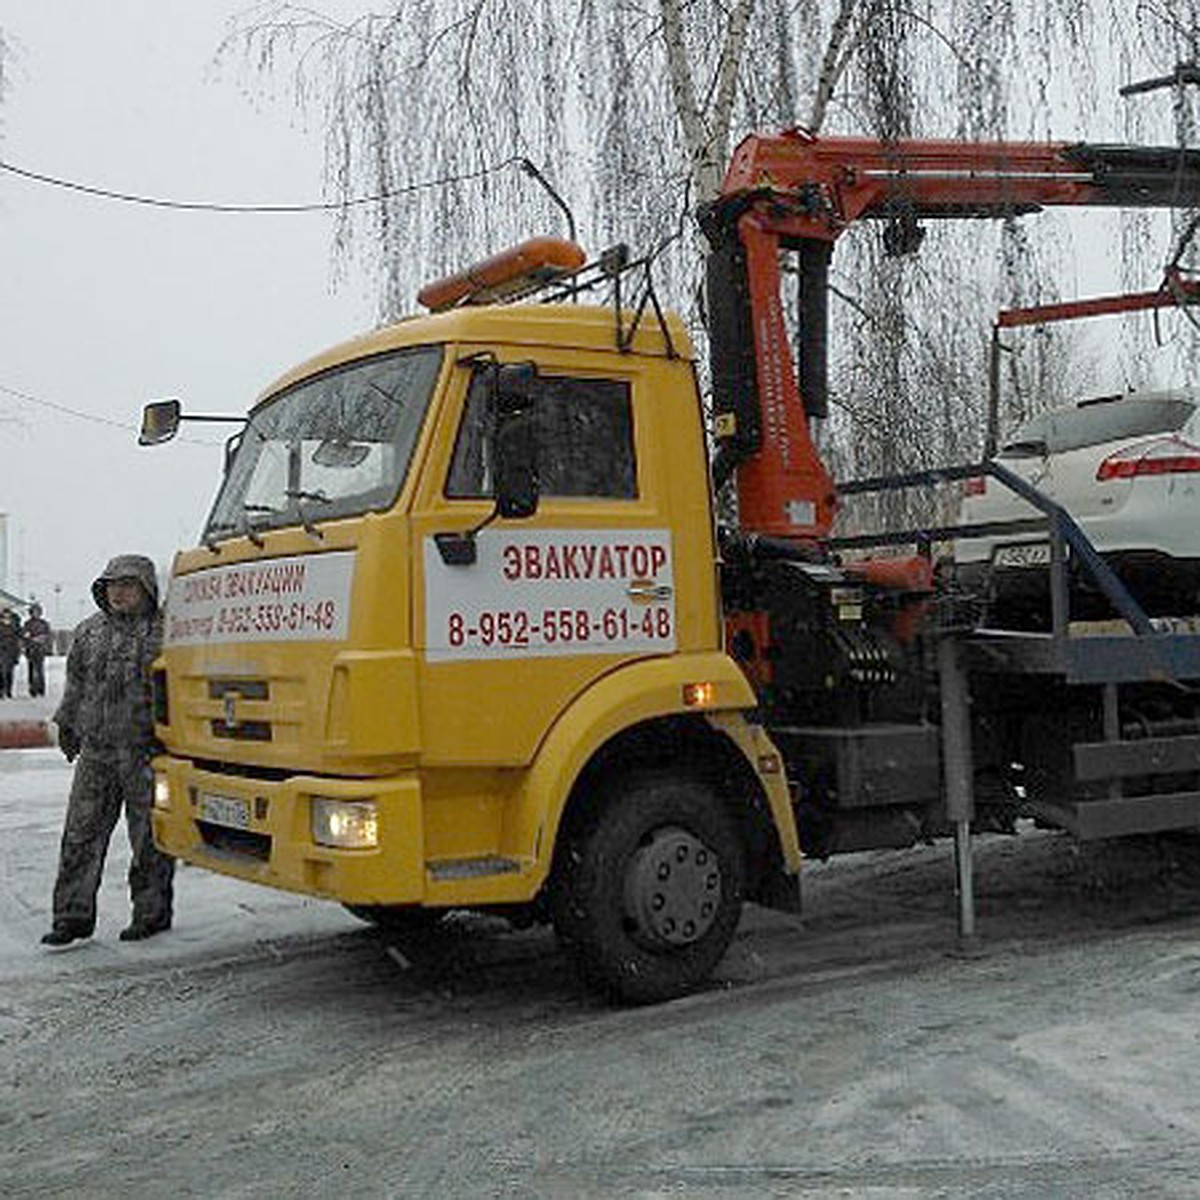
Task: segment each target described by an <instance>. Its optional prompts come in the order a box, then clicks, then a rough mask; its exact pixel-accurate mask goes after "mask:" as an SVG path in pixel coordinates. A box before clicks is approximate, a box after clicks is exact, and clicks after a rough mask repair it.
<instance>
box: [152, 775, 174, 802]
mask: <svg viewBox="0 0 1200 1200" xmlns="http://www.w3.org/2000/svg"><path fill="white" fill-rule="evenodd" d="M154 807H155V808H170V807H171V782H170V780H169V779H168V778H167V777H166V776H165V775H159V774H157V773H155V776H154Z"/></svg>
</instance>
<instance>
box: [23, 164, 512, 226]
mask: <svg viewBox="0 0 1200 1200" xmlns="http://www.w3.org/2000/svg"><path fill="white" fill-rule="evenodd" d="M525 161H526V160H525V159H523V158H521V157H519V156H514V157H512V158H506V159H505V160H504V161H503V162H499V163H496V164H495V165H493V166H490V167H480V168H479V169H478V170H476V171H465V172H464V173H463V174H461V175H446V176H443V177H442V178H441V179H427V180H424V181H423V182H421V183H410V184H407V185H405V186H404V187H398V188H393V189H390V190H388V191H385V192H379V193H378V194H377V195H374V196H352V197H351V198H350V199H349V200H345V201H329V202H321V203H315V204H223V203H215V202H210V201H207V200H169V199H164V198H163V197H161V196H144V195H139V194H137V193H136V192H118V191H113V190H112V189H110V188H102V187H95V186H93V185H92V184H88V183H79V182H77V181H75V180H72V179H61V178H59V177H58V176H55V175H45V174H43V173H42V172H40V171H30V170H29V169H28V168H26V167H18V166H17V165H16V164H15V163H10V162H4V161H3V160H0V171H6V172H8V174H10V175H16V176H18V177H20V178H21V179H28V180H30V181H31V182H33V183H42V184H45V185H47V186H48V187H56V188H63V189H64V190H66V191H69V192H81V193H82V194H83V195H85V196H95V197H97V198H98V199H101V200H119V201H121V202H122V203H124V204H140V205H143V206H144V207H148V208H170V209H175V210H177V211H183V212H213V213H268V214H277V213H314V212H338V211H339V210H341V209H345V208H359V207H362V206H363V205H366V204H378V203H379V202H380V201H381V200H391V199H394V198H395V197H397V196H409V195H412V193H414V192H421V191H427V190H429V189H430V188H438V187H446V186H448V185H450V184H452V183H466V182H468V181H470V180H472V179H482V178H483V177H484V176H485V175H494V174H496V173H497V172H498V171H502V170H504V168H505V167H510V166H512V165H513V164H514V163H521V164H523V163H524V162H525Z"/></svg>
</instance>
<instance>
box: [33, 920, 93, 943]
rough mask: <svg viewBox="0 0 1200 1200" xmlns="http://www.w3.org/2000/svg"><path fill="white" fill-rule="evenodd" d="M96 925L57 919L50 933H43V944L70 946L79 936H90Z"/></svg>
mask: <svg viewBox="0 0 1200 1200" xmlns="http://www.w3.org/2000/svg"><path fill="white" fill-rule="evenodd" d="M93 930H94V926H92V925H81V924H79V923H78V922H75V921H56V922H55V923H54V928H53V929H51V930H50V932H49V933H44V934H42V945H43V946H69V945H70V944H71V943H72V942H73V941H75V940H76V939H78V938H90V937H91V936H92V932H93Z"/></svg>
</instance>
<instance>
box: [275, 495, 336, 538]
mask: <svg viewBox="0 0 1200 1200" xmlns="http://www.w3.org/2000/svg"><path fill="white" fill-rule="evenodd" d="M284 495H285V496H286V497H287V498H288V499H289V500H294V501H295V502H296V515H297V516H298V517H299V518H300V524H301V525H303V526H304V532H305V533H307V534H308V536H309V537H314V538H316V539H317V541H319V542H323V541H324V540H325V535H324V534H323V533H322V532H321V531H320V530H319V529H318V528H317V527H316V524H315V523H314V522H313V519H312V517H310V516H309V515H308V509H307V508H305V507H304V501H306V500H315V501H316V502H317V503H318V504H332V503H333V501H332V500H331V499H330V498H329V497H328V496H327V495H325V493H324V492H306V491H305V490H304V489H303V488H289V489H288V490H287V491H286V492H284Z"/></svg>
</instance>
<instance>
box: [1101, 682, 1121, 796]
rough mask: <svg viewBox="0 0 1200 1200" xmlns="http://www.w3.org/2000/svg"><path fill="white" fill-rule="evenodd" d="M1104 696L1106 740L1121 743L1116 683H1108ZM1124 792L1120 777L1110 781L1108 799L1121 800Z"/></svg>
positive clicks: (1118, 698)
mask: <svg viewBox="0 0 1200 1200" xmlns="http://www.w3.org/2000/svg"><path fill="white" fill-rule="evenodd" d="M1103 695H1104V717H1103V719H1104V740H1105V741H1106V742H1119V741H1120V740H1121V707H1120V697H1119V695H1118V692H1117V685H1116V684H1115V683H1106V684H1105V685H1104V693H1103ZM1124 792H1125V789H1124V787H1122V785H1121V778H1120V776H1114V777H1113V778H1112V779H1110V780H1109V781H1108V797H1109V799H1110V800H1119V799H1120V798H1121V797H1122V796H1123V795H1124Z"/></svg>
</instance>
